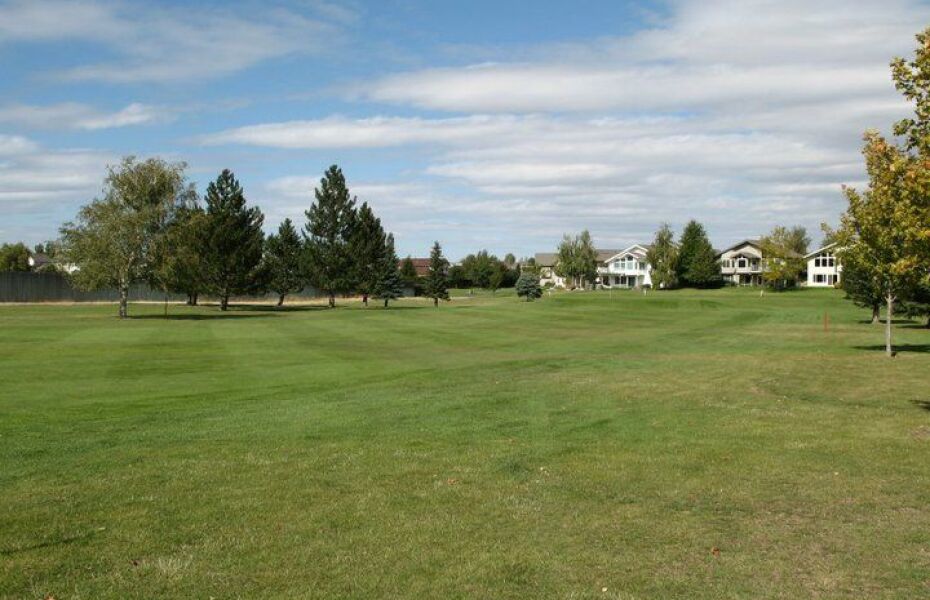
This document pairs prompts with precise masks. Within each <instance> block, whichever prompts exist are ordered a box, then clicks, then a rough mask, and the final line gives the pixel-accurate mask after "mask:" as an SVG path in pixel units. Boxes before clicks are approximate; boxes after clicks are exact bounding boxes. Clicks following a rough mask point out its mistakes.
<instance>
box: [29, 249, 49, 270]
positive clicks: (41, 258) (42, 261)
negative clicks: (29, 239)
mask: <svg viewBox="0 0 930 600" xmlns="http://www.w3.org/2000/svg"><path fill="white" fill-rule="evenodd" d="M53 262H55V261H53V260H52V259H51V257H50V256H49V255H48V254H43V253H41V252H36V253H35V254H33V255H32V256H30V257H29V264H30V265H31V266H33V267H44V266H45V265H48V264H52V263H53Z"/></svg>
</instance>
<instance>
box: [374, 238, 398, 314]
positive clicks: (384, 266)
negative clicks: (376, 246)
mask: <svg viewBox="0 0 930 600" xmlns="http://www.w3.org/2000/svg"><path fill="white" fill-rule="evenodd" d="M372 295H373V296H374V297H375V298H378V299H379V300H384V308H387V307H388V302H389V301H391V300H396V299H397V298H400V297H401V296H403V295H404V290H403V287H402V283H401V279H400V272H399V271H398V270H397V252H395V251H394V234H392V233H389V234H388V235H387V237H386V238H385V240H384V253H383V254H382V255H381V263H380V268H379V269H378V281H377V283H376V284H375V289H374V293H373V294H372Z"/></svg>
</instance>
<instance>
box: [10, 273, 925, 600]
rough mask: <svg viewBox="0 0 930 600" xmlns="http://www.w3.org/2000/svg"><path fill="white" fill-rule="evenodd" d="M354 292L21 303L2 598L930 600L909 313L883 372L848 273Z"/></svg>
mask: <svg viewBox="0 0 930 600" xmlns="http://www.w3.org/2000/svg"><path fill="white" fill-rule="evenodd" d="M343 304H344V306H343V307H340V308H338V309H336V310H325V309H319V308H308V307H304V308H295V309H291V310H285V311H275V310H272V309H262V308H258V307H251V308H249V307H239V308H235V309H232V310H230V311H229V313H228V314H222V313H220V312H219V311H218V310H217V309H216V308H214V307H205V308H196V309H190V308H185V307H180V306H174V307H171V313H172V314H173V316H174V318H172V319H170V320H164V319H162V318H160V315H161V310H162V308H161V307H160V306H156V305H149V306H145V305H142V306H140V305H133V306H132V307H131V311H130V313H131V314H132V315H134V316H135V318H133V319H131V320H128V321H125V322H120V321H118V320H117V319H116V318H115V316H114V315H115V313H116V308H115V307H114V306H38V307H27V306H6V307H0V336H2V338H0V382H2V385H0V591H2V593H0V596H2V597H5V598H40V597H44V596H45V595H46V594H50V595H53V596H54V597H55V598H57V599H59V600H62V599H65V598H157V597H161V598H179V597H191V598H194V597H196V598H209V597H215V598H236V597H243V598H247V597H269V598H272V597H273V598H305V597H306V598H318V597H319V598H324V597H330V598H347V597H349V598H370V597H405V598H426V597H438V598H465V597H473V598H504V597H510V598H544V597H556V598H585V597H589V598H654V597H663V598H668V597H682V598H684V597H687V598H721V597H746V598H748V597H753V598H755V597H777V598H800V597H812V596H815V597H824V598H836V597H849V598H866V597H868V598H884V597H887V598H892V597H893V598H917V597H927V596H928V595H930V331H928V330H925V329H923V328H921V327H920V326H919V324H916V323H914V324H909V323H904V322H902V323H900V324H898V325H897V326H896V331H895V335H896V336H897V341H898V342H899V343H900V344H901V346H902V348H901V350H902V351H901V352H900V354H899V356H898V357H897V358H895V359H893V360H889V359H886V358H884V356H883V354H882V352H881V348H880V344H881V343H882V341H883V334H882V330H881V328H880V327H872V326H870V325H868V324H863V322H862V320H863V319H864V318H866V317H867V316H868V315H867V312H866V311H863V310H861V309H856V308H854V307H853V306H852V305H851V304H849V303H848V302H846V301H844V300H842V295H841V293H839V292H834V291H832V290H824V291H817V290H808V291H802V292H790V293H783V294H766V295H765V297H760V296H759V293H758V291H757V290H717V291H707V292H689V291H683V292H669V293H650V294H649V295H645V296H644V295H642V294H639V293H634V292H614V293H613V294H608V293H607V292H603V293H602V292H596V293H591V292H588V293H576V294H568V293H566V294H559V295H555V296H553V297H551V298H545V299H543V300H542V301H540V302H537V303H532V304H527V303H522V302H519V301H517V299H515V298H513V297H510V296H500V297H496V298H490V297H480V298H474V299H460V300H455V301H453V302H452V303H449V304H444V305H443V306H441V307H440V308H439V309H433V308H432V306H429V305H427V304H426V303H424V302H420V301H405V302H399V303H398V304H397V306H396V308H391V309H390V310H382V309H380V308H370V309H367V310H365V309H361V308H359V307H358V305H357V304H354V303H349V302H344V303H343ZM825 311H826V312H827V313H828V314H829V331H825V330H824V313H825ZM605 590H606V591H605Z"/></svg>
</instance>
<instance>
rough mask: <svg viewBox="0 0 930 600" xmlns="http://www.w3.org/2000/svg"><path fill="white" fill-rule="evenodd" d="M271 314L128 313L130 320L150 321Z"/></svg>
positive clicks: (259, 316)
mask: <svg viewBox="0 0 930 600" xmlns="http://www.w3.org/2000/svg"><path fill="white" fill-rule="evenodd" d="M274 316H276V315H273V314H265V315H260V314H255V315H250V314H236V313H229V312H225V313H223V312H216V313H192V314H172V313H170V312H169V313H168V315H167V316H165V315H164V314H163V313H161V314H160V313H152V314H148V315H129V319H130V320H133V321H135V320H140V321H144V320H150V321H213V320H216V319H254V318H261V317H274Z"/></svg>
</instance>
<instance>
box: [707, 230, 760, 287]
mask: <svg viewBox="0 0 930 600" xmlns="http://www.w3.org/2000/svg"><path fill="white" fill-rule="evenodd" d="M717 260H718V261H720V272H721V273H722V274H723V280H724V281H726V282H728V283H732V284H734V285H762V270H763V261H762V246H761V245H760V244H759V240H743V241H742V242H740V243H738V244H735V245H733V246H730V247H729V248H727V249H726V250H724V251H723V252H721V253H720V254H718V255H717Z"/></svg>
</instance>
